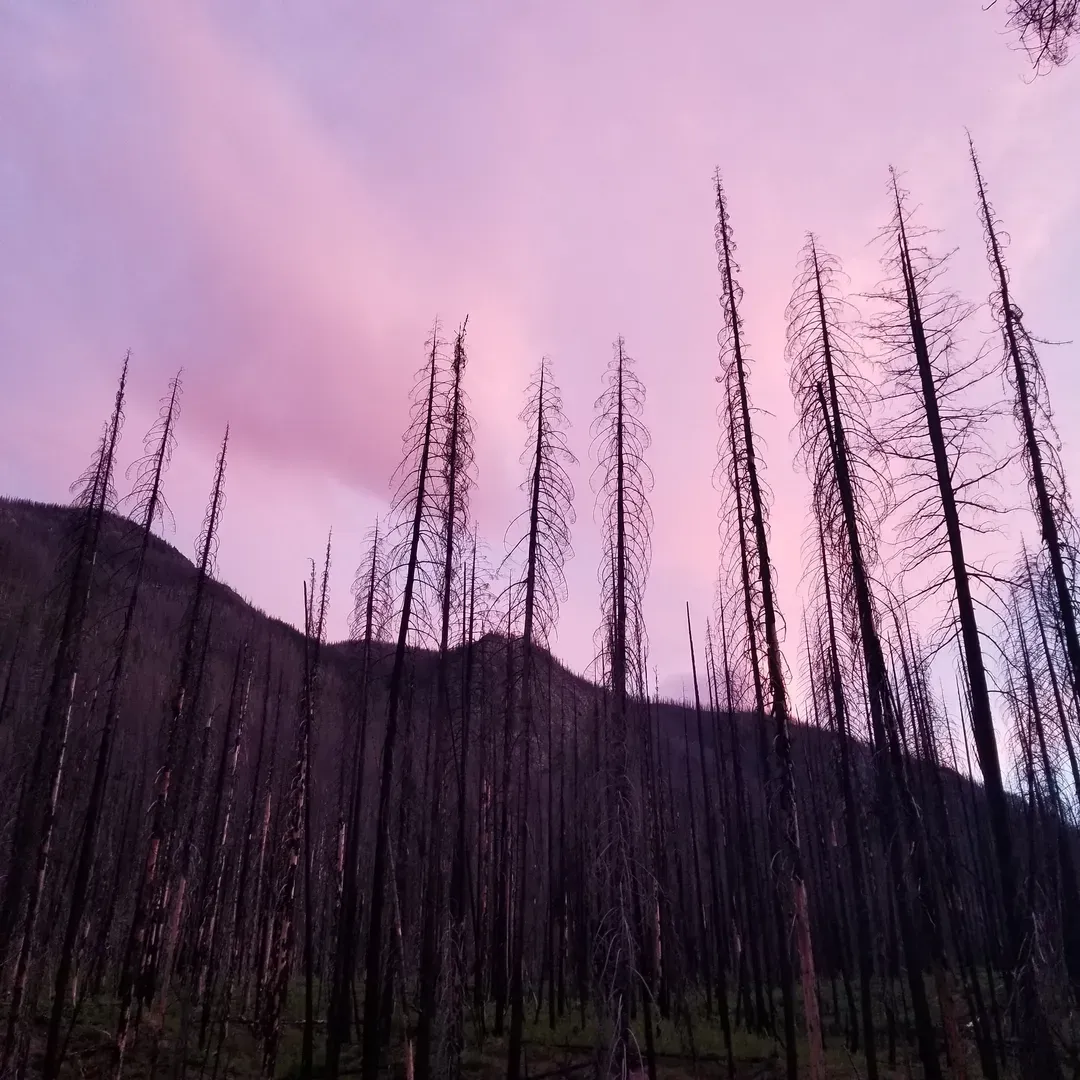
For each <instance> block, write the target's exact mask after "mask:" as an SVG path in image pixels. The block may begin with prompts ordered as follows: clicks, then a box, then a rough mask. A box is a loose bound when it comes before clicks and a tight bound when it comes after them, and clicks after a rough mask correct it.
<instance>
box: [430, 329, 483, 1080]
mask: <svg viewBox="0 0 1080 1080" xmlns="http://www.w3.org/2000/svg"><path fill="white" fill-rule="evenodd" d="M468 321H469V320H468V317H466V318H465V321H464V322H463V323H462V325H461V328H460V329H459V330H458V332H457V335H456V337H455V339H454V349H453V355H452V358H451V361H450V370H449V372H448V373H447V386H446V392H445V397H444V398H443V399H442V400H441V401H440V403H439V411H440V412H441V414H442V416H441V423H440V434H441V436H442V437H441V438H440V440H439V441H438V443H437V444H436V447H435V449H436V461H437V464H438V472H439V479H440V484H439V499H438V510H439V515H440V518H441V521H440V533H441V535H440V538H439V539H440V551H439V554H440V556H441V565H440V566H439V568H438V569H439V586H438V602H439V609H438V618H439V624H438V625H439V629H438V649H439V655H438V663H437V670H436V687H435V709H434V714H433V719H434V723H435V737H434V747H435V757H434V769H433V776H432V786H431V791H430V792H429V797H430V802H429V804H428V865H427V867H426V878H427V881H426V889H425V896H426V901H425V904H424V910H423V919H422V929H421V943H420V994H419V1008H420V1015H419V1018H418V1021H417V1030H416V1072H417V1075H418V1076H419V1077H420V1080H427V1078H428V1076H429V1075H430V1074H431V1069H432V1051H433V1046H432V1044H433V1038H434V1028H435V1022H436V1010H437V1006H438V990H439V984H440V980H441V978H442V976H443V974H444V972H443V971H442V963H441V953H442V933H443V925H442V924H443V903H442V897H443V895H444V892H445V888H444V875H443V869H442V855H443V836H444V833H443V824H444V822H443V817H444V813H443V796H444V786H445V785H444V779H445V763H446V762H447V761H448V760H449V758H450V756H451V755H450V750H451V744H452V741H453V731H452V725H453V722H454V715H453V712H454V710H453V704H452V702H451V695H450V632H451V617H452V616H453V615H454V614H455V611H456V605H455V602H454V601H455V592H454V590H455V586H456V585H457V584H458V574H457V570H458V567H457V565H456V562H455V559H456V557H457V555H458V551H459V543H460V542H461V541H462V540H463V539H464V538H465V537H466V535H467V529H468V515H469V494H470V489H471V487H472V482H473V450H472V434H473V425H472V417H471V416H470V415H469V409H468V399H467V397H466V394H465V389H464V385H463V379H464V375H465V367H466V364H467V363H468V356H467V353H466V351H465V328H466V326H467V324H468ZM433 505H434V503H433ZM467 752H468V748H467V747H465V746H462V747H460V754H461V755H462V759H464V755H466V754H467ZM455 772H456V773H458V775H457V779H458V780H459V781H460V773H459V772H458V770H455ZM459 809H460V810H461V812H464V809H465V808H464V806H460V807H459ZM462 870H463V868H462ZM454 887H455V897H454V907H455V910H454V913H453V922H454V932H455V933H456V929H457V923H458V920H459V916H460V914H461V909H462V906H463V905H462V900H463V892H464V890H463V879H459V880H455V882H454ZM450 952H451V958H452V963H454V964H456V963H457V962H458V959H459V958H460V950H457V949H455V948H453V947H452V948H451V950H450ZM459 975H460V972H459V971H457V970H453V971H451V972H450V973H449V976H450V979H451V997H452V998H453V999H454V1000H453V1001H452V1002H451V1005H450V1011H451V1014H452V1015H450V1016H449V1017H447V1020H448V1023H449V1025H450V1030H451V1031H455V1030H456V1028H457V1026H458V1025H460V1022H461V1015H460V1014H461V1010H462V1008H463V1006H464V1001H463V995H462V994H461V993H460V991H461V990H462V989H463V988H462V987H461V985H460V982H459V978H458V977H459ZM451 1042H452V1043H454V1044H455V1045H454V1048H453V1049H454V1053H453V1055H452V1056H453V1057H454V1059H455V1060H454V1061H453V1062H451V1063H450V1064H451V1072H452V1073H456V1072H457V1071H458V1069H459V1067H460V1044H459V1041H458V1040H457V1038H456V1036H455V1037H454V1038H452V1039H451Z"/></svg>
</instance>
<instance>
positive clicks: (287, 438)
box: [0, 0, 1080, 693]
mask: <svg viewBox="0 0 1080 1080" xmlns="http://www.w3.org/2000/svg"><path fill="white" fill-rule="evenodd" d="M983 8H984V6H983V4H982V3H980V2H979V0H910V2H908V3H906V4H904V5H896V4H885V3H881V2H877V0H826V2H823V3H819V4H812V5H811V4H806V3H802V2H798V0H774V2H773V3H771V4H732V3H725V2H722V0H709V2H694V3H692V2H689V0H687V2H684V3H681V4H666V5H660V4H656V3H647V2H644V0H619V2H618V3H615V2H609V0H590V3H588V4H580V3H572V2H570V0H547V2H545V3H543V4H540V3H535V2H529V0H523V2H520V3H515V4H507V3H505V2H503V0H469V2H468V3H461V4H446V3H435V2H427V3H420V2H407V0H406V2H402V0H370V2H367V3H364V4H356V3H353V2H348V0H321V2H319V3H315V4H286V3H266V4H252V3H251V2H250V0H214V2H210V0H154V3H152V4H150V3H146V2H145V0H103V2H101V3H98V4H93V5H73V4H68V5H46V4H40V3H38V2H37V0H6V2H5V3H4V4H3V5H2V6H0V132H2V134H0V380H2V382H0V385H2V391H0V491H3V492H6V493H8V494H12V495H17V496H21V497H26V498H34V499H42V500H50V501H64V500H65V499H67V498H68V497H69V496H68V485H69V483H70V482H71V481H72V480H73V479H74V478H75V477H76V476H78V475H79V473H80V472H81V471H82V469H83V467H84V465H85V462H86V460H87V458H88V456H89V453H90V451H91V450H92V448H93V445H94V442H95V439H96V437H97V434H98V431H99V429H100V426H101V424H102V422H103V420H104V418H105V416H106V415H107V413H108V410H109V407H110V405H111V401H112V395H113V391H114V384H115V380H116V377H117V375H118V372H119V368H120V363H121V360H122V358H123V356H124V353H125V351H126V350H128V349H130V350H131V353H132V371H131V377H130V384H129V388H130V397H129V408H128V422H127V427H126V435H125V440H124V448H123V454H124V458H123V460H125V461H129V460H131V458H132V457H134V455H135V454H136V452H137V450H138V445H139V441H140V439H141V436H142V433H143V431H144V430H145V429H146V428H147V427H148V426H149V424H150V423H151V421H152V418H153V415H154V412H155V411H156V408H157V400H158V398H159V397H160V396H161V394H162V393H164V391H165V388H166V383H167V381H168V379H169V378H170V376H171V375H172V374H173V373H175V372H176V371H177V369H179V368H181V367H182V368H183V370H184V377H183V378H184V406H183V415H182V418H181V422H180V426H179V432H178V434H179V446H178V450H177V453H176V456H175V460H174V463H173V467H172V470H171V472H170V474H169V479H168V498H169V502H170V505H171V508H172V511H173V519H174V523H170V524H169V526H168V527H167V528H166V530H165V535H166V537H167V538H168V539H169V540H170V541H171V542H173V543H174V544H176V545H177V546H178V547H179V548H180V549H181V550H182V551H184V552H185V553H188V554H191V553H192V551H193V547H194V541H195V536H196V533H197V532H198V529H199V525H200V523H201V520H202V513H203V506H204V504H205V500H206V496H207V492H208V488H209V484H210V480H211V476H212V472H213V462H214V455H215V452H216V448H217V444H218V442H219V441H220V439H221V435H222V432H223V429H224V427H225V425H226V423H229V424H231V426H232V440H231V451H230V458H229V468H228V481H227V485H228V505H227V509H226V512H225V517H224V521H223V525H222V533H221V546H220V555H219V561H218V574H219V576H220V577H221V578H222V579H223V580H224V581H226V582H228V583H229V584H230V585H232V586H233V587H234V588H235V589H237V590H238V591H239V592H240V593H241V594H243V595H244V596H246V597H248V598H249V599H250V600H252V601H253V602H254V603H256V604H257V605H258V606H259V607H261V608H262V609H264V610H266V611H268V612H269V613H271V614H273V615H275V616H278V617H281V618H284V619H286V620H287V621H290V622H293V623H296V622H298V621H300V620H301V618H302V599H301V581H302V579H303V577H304V574H305V570H306V560H307V559H308V558H309V557H311V556H317V555H318V554H319V552H320V551H321V550H322V548H323V546H324V544H325V537H326V532H327V530H328V529H329V528H330V527H333V530H334V539H335V554H334V566H333V572H332V577H331V620H330V636H331V637H341V636H343V635H344V632H345V625H346V618H347V614H348V610H349V607H350V600H349V585H350V583H351V580H352V575H353V571H354V568H355V566H356V563H357V562H358V561H359V558H360V554H361V548H362V542H363V537H364V535H365V533H366V531H367V529H368V527H369V526H370V525H371V523H372V522H373V520H374V518H375V516H376V515H378V514H381V513H384V512H385V509H386V505H387V498H388V484H389V479H390V476H391V473H392V472H393V469H394V466H395V464H396V461H397V457H398V453H399V447H400V438H401V432H402V430H403V428H404V427H405V423H406V420H407V411H408V392H409V388H410V386H411V384H412V381H413V375H414V373H415V371H416V369H417V368H418V367H419V365H420V364H421V363H422V360H423V345H424V340H425V337H426V336H427V333H428V331H429V328H430V325H431V323H432V320H433V318H434V317H435V316H438V317H439V318H440V319H441V320H442V322H443V324H444V325H445V326H446V327H447V328H450V329H452V328H453V327H454V326H456V325H457V324H458V323H459V322H460V321H461V319H463V318H464V317H465V315H466V314H468V316H469V349H470V365H469V369H468V390H469V394H470V398H471V404H472V409H473V413H474V416H475V421H476V428H477V440H476V456H477V466H478V480H479V484H478V487H477V491H476V495H475V497H474V509H475V515H476V521H477V524H478V527H479V529H480V531H481V533H482V535H483V536H485V537H486V538H487V540H488V541H489V543H490V545H491V549H492V557H493V558H494V559H496V560H497V559H498V558H499V557H501V555H502V553H503V552H504V550H505V547H504V533H505V530H506V527H507V524H508V523H509V522H510V520H511V519H512V518H513V517H514V515H515V514H516V513H517V512H518V511H519V510H520V509H521V507H522V503H523V499H524V496H523V494H522V492H521V490H520V484H521V482H522V480H523V470H522V467H521V466H520V464H519V462H518V457H519V454H520V452H521V449H522V447H523V445H524V439H525V433H524V431H523V429H522V426H521V424H520V423H519V422H518V420H517V414H518V412H519V410H520V408H521V406H522V404H523V400H522V399H523V393H524V388H525V386H526V384H527V382H528V378H529V375H530V373H531V372H532V370H533V369H534V367H535V365H536V363H537V361H538V360H539V359H540V357H541V356H542V355H544V354H547V355H549V356H550V357H551V359H552V362H553V365H554V371H555V374H556V378H557V380H558V382H559V383H560V384H561V387H562V390H563V395H564V399H565V401H566V406H567V413H568V415H569V418H570V421H571V424H572V430H571V446H572V448H573V449H574V451H575V453H576V454H577V456H578V458H579V459H580V465H579V467H578V469H577V470H576V473H575V475H574V481H575V486H576V488H577V492H578V500H577V516H578V521H577V524H576V526H575V529H574V534H573V539H574V549H575V552H576V554H575V557H574V559H573V561H572V562H571V564H570V565H569V567H568V570H567V577H568V585H569V591H570V594H569V600H568V602H567V603H566V604H565V605H564V608H563V617H562V621H561V623H560V627H559V633H558V638H557V640H556V641H555V651H556V653H557V654H558V655H559V656H560V657H561V658H562V659H564V660H565V661H566V662H567V663H568V664H569V665H570V666H571V667H573V668H575V669H578V670H581V669H583V668H584V667H585V666H586V665H587V664H588V662H589V661H590V660H591V658H592V655H593V645H592V639H593V631H594V629H595V627H596V625H597V621H598V587H597V567H598V563H599V559H600V544H599V532H598V529H597V527H596V525H595V519H594V513H593V494H592V490H591V487H590V475H591V472H592V464H591V460H590V456H589V424H590V421H591V418H592V406H593V402H594V400H595V399H596V397H597V395H598V394H599V392H600V389H601V378H602V374H603V371H604V368H605V366H606V364H607V362H608V360H609V358H610V355H611V347H612V346H611V343H612V341H613V340H614V339H615V337H616V335H618V334H623V335H624V336H625V338H626V343H627V349H628V351H629V352H630V354H631V355H632V356H634V357H635V358H636V360H637V370H638V373H639V374H640V376H641V378H642V380H643V381H644V383H645V385H646V389H647V395H648V396H647V403H646V412H645V418H646V421H647V423H648V425H649V427H650V429H651V433H652V448H651V451H650V454H649V459H648V460H649V464H650V465H651V468H652V471H653V473H654V475H655V487H654V490H653V492H652V496H651V503H652V508H653V512H654V515H655V528H654V531H653V536H652V541H653V551H654V557H653V563H652V572H651V577H650V582H649V588H648V593H647V597H646V618H647V621H648V627H649V635H650V641H651V656H652V662H653V663H654V664H655V665H656V666H657V668H658V670H659V673H660V678H661V683H662V688H663V689H665V690H666V691H668V692H670V693H679V692H680V691H681V687H682V683H683V680H684V678H685V675H684V673H685V672H686V671H687V670H688V668H689V663H688V657H687V647H686V639H685V621H684V620H685V615H684V609H683V604H684V603H685V602H686V601H687V600H689V601H690V602H691V605H692V607H693V609H694V612H695V617H696V618H697V619H698V620H703V619H704V618H705V616H706V615H707V614H708V613H709V608H710V607H711V599H712V595H713V581H714V578H715V573H716V563H717V554H718V542H719V541H718V537H717V510H718V507H719V501H720V500H719V496H718V494H717V492H716V491H715V489H714V487H713V483H712V474H713V469H714V464H715V454H716V442H717V435H718V428H717V423H716V407H717V405H718V389H719V388H718V387H717V386H716V384H715V382H714V377H715V375H716V374H717V370H718V367H717V355H716V354H717V344H716V335H717V332H718V330H719V328H720V313H719V306H718V303H717V294H718V291H719V280H718V276H717V272H716V257H715V253H714V250H713V231H712V230H713V223H714V215H715V212H714V207H713V191H712V184H711V176H712V172H713V169H714V168H715V167H716V166H719V167H720V168H721V169H722V171H723V174H724V178H725V185H726V189H727V193H728V198H729V203H730V212H731V215H732V220H733V224H734V228H735V235H736V240H737V242H738V245H739V259H740V263H741V267H742V284H743V286H744V288H745V292H746V298H745V303H744V307H743V315H744V319H745V324H746V332H747V336H748V340H749V342H750V343H751V346H752V353H751V355H752V356H753V357H754V360H755V369H754V373H753V393H754V395H755V398H756V403H757V405H758V406H759V407H760V408H762V409H764V410H766V412H767V413H768V415H766V416H763V417H762V418H761V427H760V434H761V435H762V436H763V438H764V441H765V443H766V445H767V462H768V479H769V483H770V485H771V487H772V490H773V492H774V505H773V508H772V529H773V552H772V554H773V559H774V562H775V564H776V567H777V573H778V578H779V582H780V600H781V604H782V607H783V610H784V612H785V614H786V617H787V622H788V624H789V627H790V629H789V640H788V645H787V648H788V654H789V662H792V663H794V662H795V660H796V657H795V646H796V641H795V637H796V634H795V629H796V627H797V625H798V619H799V615H800V610H801V604H802V597H801V593H800V588H799V579H800V577H801V573H802V567H801V561H800V550H801V542H802V531H803V528H804V524H805V519H806V505H807V504H806V490H805V485H804V483H803V482H802V479H801V477H800V476H799V475H798V474H797V473H796V471H795V469H794V467H793V457H794V452H795V446H794V442H793V439H792V437H791V430H792V426H793V423H794V416H793V413H792V409H791V404H790V400H789V395H788V390H787V372H786V368H785V364H784V359H783V343H784V320H783V312H784V307H785V305H786V303H787V301H788V299H789V296H790V291H791V282H792V279H793V277H794V274H795V267H796V258H797V254H798V250H799V248H800V246H801V244H802V242H803V238H804V234H805V231H806V230H807V229H812V230H814V231H815V232H816V233H817V234H818V235H819V236H820V238H821V240H822V242H823V244H824V245H825V246H826V247H827V248H828V249H830V250H832V251H833V252H835V253H836V254H837V255H839V256H840V257H841V258H842V259H843V261H844V263H845V266H846V268H847V271H848V273H849V275H850V276H851V278H852V282H853V286H854V287H855V288H860V287H861V288H868V287H869V286H870V285H872V283H873V282H874V281H876V280H877V277H878V273H877V268H876V261H875V260H876V258H877V254H876V251H875V249H874V248H873V247H872V246H870V245H869V242H870V241H871V240H872V238H873V237H874V235H875V233H876V232H877V230H878V228H879V227H880V226H881V225H882V224H883V223H884V222H885V220H886V219H887V216H888V204H887V198H886V191H885V186H886V181H887V178H888V167H889V165H895V166H896V167H897V168H899V169H901V170H904V171H905V174H906V175H905V183H906V184H907V186H908V187H909V188H910V189H911V191H912V195H913V199H914V202H915V203H916V204H918V205H919V206H920V211H919V214H920V219H921V220H922V221H924V222H925V223H926V224H928V225H931V226H934V227H936V228H940V229H942V230H943V237H942V239H941V245H942V246H943V247H947V248H952V247H957V248H958V251H957V254H956V257H955V260H954V266H953V272H952V274H951V277H950V281H951V283H952V284H953V286H954V287H956V288H957V289H959V290H960V291H962V292H964V293H965V294H966V295H968V296H969V297H971V298H972V299H974V300H978V301H981V300H982V299H984V298H985V296H986V294H987V292H988V291H989V283H988V280H987V276H986V268H985V261H984V257H983V251H982V244H981V240H980V237H979V226H978V220H977V218H976V215H975V210H974V206H973V196H972V190H971V178H970V175H969V166H968V163H967V160H966V142H965V128H968V129H970V130H971V132H972V134H973V136H974V138H975V140H976V142H977V144H978V147H979V150H980V154H981V156H982V158H983V165H984V168H985V171H986V174H987V179H988V181H989V183H990V185H991V193H992V197H993V200H994V203H995V205H996V208H997V210H998V212H999V214H1000V215H1001V216H1002V218H1003V219H1004V221H1005V223H1006V226H1007V227H1008V229H1009V232H1010V233H1011V235H1012V245H1011V248H1010V252H1009V258H1010V262H1011V267H1012V273H1013V281H1014V286H1015V289H1016V293H1017V296H1018V298H1019V300H1020V303H1021V304H1022V306H1023V308H1024V311H1025V314H1026V316H1027V320H1028V324H1029V326H1030V327H1031V329H1032V330H1033V331H1035V332H1036V333H1037V334H1038V335H1039V336H1040V337H1042V338H1046V339H1051V340H1055V341H1067V340H1069V339H1072V338H1076V337H1078V336H1080V329H1078V325H1077V323H1078V320H1080V314H1078V312H1080V308H1078V306H1077V298H1078V295H1080V185H1077V183H1076V176H1077V175H1078V174H1080V139H1078V138H1077V136H1076V132H1077V131H1080V66H1077V65H1072V66H1071V67H1070V66H1067V67H1065V68H1063V69H1060V70H1058V71H1055V72H1053V73H1052V74H1051V75H1050V76H1048V77H1044V78H1039V79H1032V78H1031V76H1030V71H1029V65H1028V62H1027V60H1026V58H1025V56H1024V55H1023V54H1022V53H1020V52H1018V51H1016V49H1015V47H1014V45H1013V43H1012V42H1011V41H1010V40H1009V38H1007V37H1006V36H1005V35H1004V33H1003V29H1002V28H1003V22H1004V14H1003V13H1002V12H999V11H998V10H997V9H991V10H990V11H985V10H984V9H983ZM976 344H977V342H976ZM1043 359H1044V365H1045V367H1046V372H1047V379H1048V383H1049V387H1050V392H1051V395H1052V398H1053V401H1054V403H1055V407H1056V410H1057V413H1058V415H1059V417H1061V418H1062V422H1061V427H1062V430H1063V434H1064V436H1065V443H1066V447H1065V460H1066V464H1067V466H1071V467H1072V472H1073V475H1080V471H1078V470H1080V438H1078V437H1076V436H1075V435H1074V432H1073V430H1072V429H1073V427H1074V426H1075V425H1073V424H1072V423H1071V422H1070V418H1071V417H1075V416H1080V374H1077V372H1078V371H1080V364H1078V360H1080V352H1078V347H1077V346H1075V345H1071V344H1065V345H1061V346H1058V347H1055V348H1053V349H1049V350H1046V351H1045V355H1044V358H1043Z"/></svg>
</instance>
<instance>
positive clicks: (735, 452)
mask: <svg viewBox="0 0 1080 1080" xmlns="http://www.w3.org/2000/svg"><path fill="white" fill-rule="evenodd" d="M714 183H715V191H716V210H717V224H716V230H715V233H716V253H717V257H718V259H719V270H720V280H721V296H720V306H721V310H722V312H723V331H722V335H721V354H720V363H721V372H722V374H721V377H720V380H719V381H721V383H722V385H723V386H724V388H725V406H724V407H725V409H726V411H727V426H728V435H729V438H728V445H727V446H724V445H723V440H722V450H721V455H722V456H725V457H726V456H727V455H729V454H730V458H729V460H730V463H731V467H732V479H733V481H734V485H735V487H736V488H737V490H738V492H739V494H740V498H739V507H738V509H739V528H740V530H741V532H742V536H743V550H744V552H745V553H746V555H745V556H744V560H743V571H742V572H743V578H744V590H745V593H746V596H747V603H746V619H747V638H748V641H749V643H750V649H751V650H752V651H753V652H755V653H756V652H757V650H758V649H759V648H760V650H761V653H762V659H763V660H764V669H765V674H766V678H765V679H764V680H761V678H760V675H757V676H756V681H757V683H758V690H757V697H758V704H759V708H762V709H764V710H765V711H767V712H768V713H769V714H771V716H772V720H773V725H774V734H773V745H772V751H771V753H772V760H773V775H772V777H771V778H770V782H769V793H768V795H769V797H768V802H769V814H770V818H771V821H772V822H773V823H774V828H775V836H774V837H773V838H772V841H771V842H772V844H773V849H774V850H773V851H772V852H771V853H770V855H771V860H772V861H773V862H774V865H775V868H776V888H777V890H778V894H779V895H781V896H782V898H783V900H784V902H786V903H787V904H789V905H790V911H791V916H792V918H793V920H794V927H795V937H796V948H797V952H798V956H799V965H800V973H801V978H802V988H803V1007H804V1011H805V1021H806V1031H807V1041H808V1043H809V1049H810V1076H811V1077H812V1080H819V1078H821V1077H823V1076H824V1069H825V1062H824V1054H823V1049H822V1043H821V1018H820V1012H819V1008H818V993H817V976H816V973H815V970H814V948H813V939H812V935H811V929H810V910H809V898H808V894H807V887H806V878H805V874H804V870H803V859H802V855H801V852H800V848H799V820H798V808H797V804H796V799H795V780H794V774H793V770H792V760H791V733H790V716H789V711H788V698H787V687H786V685H785V680H784V668H783V658H782V656H781V652H780V619H779V613H778V611H777V605H776V596H775V584H774V579H773V568H772V563H771V561H770V558H769V538H768V536H769V534H768V523H767V520H766V517H767V505H766V495H765V488H764V483H763V481H762V478H761V475H760V470H759V463H758V447H757V442H756V439H755V435H754V427H753V408H752V406H751V403H750V391H749V363H748V358H747V356H746V353H745V342H744V340H743V324H742V317H741V315H740V312H739V305H740V302H741V300H742V287H741V286H740V285H739V282H738V270H739V267H738V265H737V263H736V262H735V241H734V237H733V234H732V229H731V222H730V219H729V217H728V210H727V202H726V199H725V196H724V188H723V185H722V184H721V181H720V174H719V172H717V174H716V176H715V179H714ZM758 663H760V661H758ZM766 687H767V699H766ZM787 949H788V945H787V941H786V933H785V934H783V935H782V937H781V952H782V953H783V954H787ZM783 963H784V960H783V959H782V964H783ZM784 983H785V986H784V988H783V989H784V999H785V1000H784V1008H785V1015H786V1021H785V1039H786V1042H787V1066H788V1075H789V1078H790V1080H796V1076H797V1071H798V1064H797V1059H796V1056H795V1055H796V1047H795V1040H794V1001H793V995H792V993H791V987H790V978H789V977H785V978H784Z"/></svg>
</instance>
